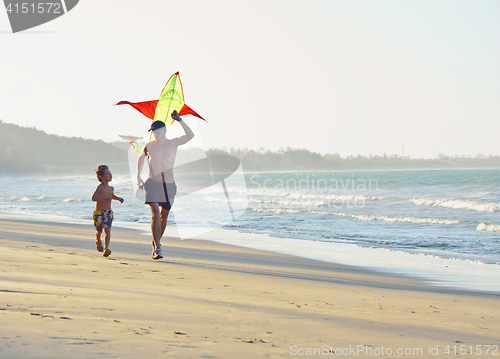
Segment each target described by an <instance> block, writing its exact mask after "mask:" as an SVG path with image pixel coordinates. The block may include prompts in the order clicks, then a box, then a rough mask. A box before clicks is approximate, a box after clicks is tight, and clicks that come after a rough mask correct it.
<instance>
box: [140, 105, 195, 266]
mask: <svg viewBox="0 0 500 359" xmlns="http://www.w3.org/2000/svg"><path fill="white" fill-rule="evenodd" d="M172 118H173V119H174V120H176V121H177V122H179V123H180V125H181V126H182V128H183V129H184V133H185V135H184V136H181V137H177V138H173V139H171V140H169V139H167V137H166V132H167V129H166V127H165V123H164V122H162V121H155V122H153V123H152V124H151V128H150V129H149V131H153V140H152V141H150V142H149V143H147V144H146V145H145V146H144V148H143V149H142V151H141V154H140V155H139V159H138V160H137V186H139V188H141V189H142V188H144V189H145V190H146V204H149V207H150V208H151V233H152V235H153V241H152V242H151V245H152V246H153V253H152V254H151V257H152V258H153V259H154V260H157V259H161V258H163V254H162V252H161V244H160V240H161V237H162V236H163V233H164V232H165V228H166V227H167V217H168V213H169V212H170V209H171V208H172V205H173V203H174V197H175V194H176V193H177V186H176V185H175V181H174V171H173V169H174V163H175V156H176V154H177V147H178V146H180V145H183V144H185V143H187V142H188V141H189V140H191V139H192V138H193V137H194V133H193V131H191V129H190V128H189V127H188V125H186V123H184V121H182V119H181V117H180V116H179V114H178V113H177V111H174V112H172ZM146 156H147V157H148V163H149V178H148V179H147V180H146V182H143V181H142V178H141V172H142V168H143V166H144V159H145V158H146ZM160 208H161V209H160Z"/></svg>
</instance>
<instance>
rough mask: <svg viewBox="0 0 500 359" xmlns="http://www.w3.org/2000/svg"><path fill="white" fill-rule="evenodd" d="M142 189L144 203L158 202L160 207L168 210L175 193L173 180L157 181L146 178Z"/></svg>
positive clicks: (172, 203)
mask: <svg viewBox="0 0 500 359" xmlns="http://www.w3.org/2000/svg"><path fill="white" fill-rule="evenodd" d="M144 189H145V190H146V204H151V203H158V204H159V205H160V206H161V207H163V208H164V209H166V210H167V211H170V209H171V208H172V206H173V205H174V197H175V195H176V193H177V185H176V184H175V182H172V183H165V182H158V181H155V180H154V179H151V178H148V179H147V180H146V182H145V183H144Z"/></svg>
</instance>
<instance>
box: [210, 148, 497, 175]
mask: <svg viewBox="0 0 500 359" xmlns="http://www.w3.org/2000/svg"><path fill="white" fill-rule="evenodd" d="M207 153H208V154H212V155H217V154H228V155H232V156H235V157H237V158H239V159H240V161H241V164H242V167H243V169H244V170H245V171H270V172H273V171H304V170H309V171H315V170H317V171H331V170H378V169H383V170H385V169H396V170H399V169H408V170H411V169H448V168H450V169H451V168H500V157H499V156H491V155H490V156H484V155H481V154H479V155H477V156H475V157H471V156H453V157H450V156H444V155H440V156H439V157H438V158H433V159H423V158H410V157H409V156H405V157H403V156H399V155H387V154H383V155H381V156H379V155H374V156H373V155H370V156H361V155H358V156H347V157H340V155H339V154H338V153H329V154H325V155H322V154H320V153H317V152H312V151H309V150H307V149H304V148H302V149H301V148H289V147H287V148H281V149H280V150H278V151H269V150H266V149H260V150H257V151H256V150H251V149H247V148H244V149H235V148H230V149H226V148H224V149H210V150H208V151H207Z"/></svg>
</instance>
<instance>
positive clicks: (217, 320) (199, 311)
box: [0, 219, 500, 358]
mask: <svg viewBox="0 0 500 359" xmlns="http://www.w3.org/2000/svg"><path fill="white" fill-rule="evenodd" d="M150 242H151V239H150V237H148V236H145V235H142V234H140V233H139V232H137V231H134V230H125V229H119V228H113V229H112V238H111V246H110V249H111V250H112V251H113V253H112V254H111V256H110V257H108V258H103V257H102V254H101V253H99V252H97V251H96V249H95V244H94V231H93V227H92V226H83V225H69V224H60V223H44V222H35V221H16V220H3V219H0V252H1V260H0V271H1V276H0V339H1V340H0V358H99V357H102V358H160V357H168V358H203V357H204V358H236V357H238V358H263V357H270V358H285V357H306V356H307V357H311V356H313V355H314V354H315V356H316V357H321V356H357V357H361V358H369V357H379V356H382V355H383V354H385V355H386V356H387V355H391V354H392V356H396V357H404V358H426V357H443V358H444V357H460V356H464V357H493V358H494V357H499V355H500V350H497V351H496V352H494V350H495V347H492V348H490V349H489V352H488V354H486V350H487V349H488V347H487V346H488V345H497V346H498V345H500V339H499V338H500V293H491V292H478V291H466V290H456V289H450V288H442V287H430V286H427V285H425V284H423V283H421V282H419V281H417V280H415V279H408V278H402V277H397V276H386V275H380V274H377V273H374V272H371V271H368V270H365V269H360V268H357V267H349V266H343V265H337V264H331V263H324V262H319V261H313V260H308V259H303V258H298V257H292V256H286V255H279V254H274V253H268V252H262V251H256V250H251V249H246V248H240V247H234V246H228V245H222V244H218V243H214V242H210V241H200V240H179V239H175V238H164V239H163V240H162V244H163V254H164V256H165V258H164V259H163V260H161V261H153V260H152V259H151V246H150ZM447 346H449V347H448V348H449V353H446V348H447ZM389 350H390V351H391V353H389ZM478 350H481V354H479V352H478ZM455 351H456V352H457V355H455ZM460 351H462V353H465V355H458V354H459V353H460ZM399 353H401V354H403V355H397V354H399ZM495 353H496V354H497V355H492V354H495ZM308 354H309V355H308ZM434 354H437V355H434Z"/></svg>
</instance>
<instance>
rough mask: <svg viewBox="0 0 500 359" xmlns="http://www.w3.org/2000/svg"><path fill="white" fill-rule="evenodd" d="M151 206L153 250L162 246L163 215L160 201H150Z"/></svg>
mask: <svg viewBox="0 0 500 359" xmlns="http://www.w3.org/2000/svg"><path fill="white" fill-rule="evenodd" d="M149 207H150V208H151V234H152V235H153V250H155V249H156V248H158V247H159V246H160V238H161V234H162V231H161V215H160V205H159V204H158V203H150V204H149Z"/></svg>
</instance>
